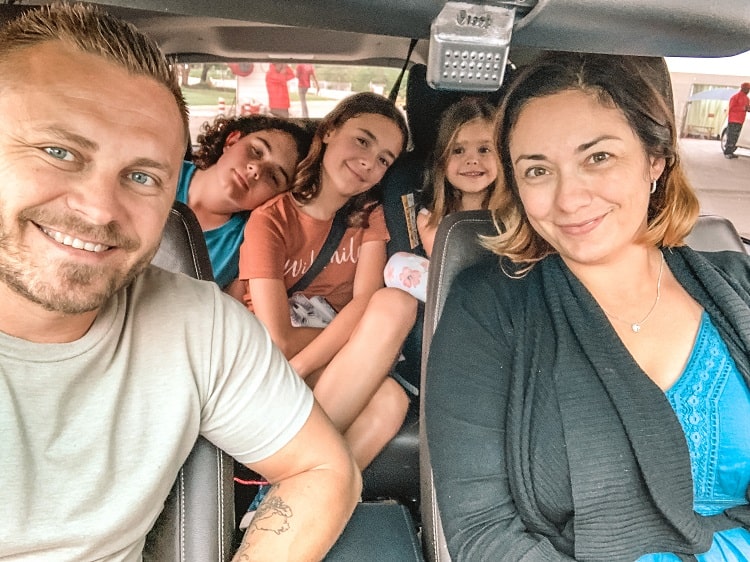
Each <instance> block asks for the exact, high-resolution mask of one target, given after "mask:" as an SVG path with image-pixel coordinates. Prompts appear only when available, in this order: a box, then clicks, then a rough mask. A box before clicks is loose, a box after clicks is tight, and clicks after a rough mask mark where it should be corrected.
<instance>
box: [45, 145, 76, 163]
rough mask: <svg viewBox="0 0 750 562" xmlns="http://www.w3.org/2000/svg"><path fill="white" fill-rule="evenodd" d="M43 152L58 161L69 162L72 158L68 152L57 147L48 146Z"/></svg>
mask: <svg viewBox="0 0 750 562" xmlns="http://www.w3.org/2000/svg"><path fill="white" fill-rule="evenodd" d="M44 151H45V152H46V153H47V154H49V155H50V156H52V158H57V159H58V160H70V159H71V158H72V155H71V154H70V152H68V151H67V150H65V149H64V148H60V147H59V146H48V147H45V149H44Z"/></svg>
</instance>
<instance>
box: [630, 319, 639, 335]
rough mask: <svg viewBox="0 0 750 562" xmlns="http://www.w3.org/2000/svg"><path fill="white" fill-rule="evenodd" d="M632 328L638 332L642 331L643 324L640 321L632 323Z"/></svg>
mask: <svg viewBox="0 0 750 562" xmlns="http://www.w3.org/2000/svg"><path fill="white" fill-rule="evenodd" d="M630 329H631V330H633V332H635V333H636V334H637V333H638V332H640V331H641V325H640V324H639V323H638V322H635V323H633V324H631V325H630Z"/></svg>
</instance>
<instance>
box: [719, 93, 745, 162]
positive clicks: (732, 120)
mask: <svg viewBox="0 0 750 562" xmlns="http://www.w3.org/2000/svg"><path fill="white" fill-rule="evenodd" d="M748 92H750V82H743V83H742V85H741V86H740V91H739V92H737V93H736V94H734V95H733V96H732V97H731V98H729V115H728V116H727V117H728V121H729V123H728V124H727V144H726V146H725V148H724V157H725V158H737V155H736V154H735V153H734V151H735V150H737V139H739V138H740V131H742V124H743V123H744V122H745V114H746V113H747V112H748V111H750V99H748V97H747V93H748Z"/></svg>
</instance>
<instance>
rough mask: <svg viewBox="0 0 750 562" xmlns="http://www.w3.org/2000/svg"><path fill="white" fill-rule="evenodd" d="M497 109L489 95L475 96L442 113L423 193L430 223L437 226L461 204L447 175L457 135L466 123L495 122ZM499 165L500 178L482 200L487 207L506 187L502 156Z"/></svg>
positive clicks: (498, 177)
mask: <svg viewBox="0 0 750 562" xmlns="http://www.w3.org/2000/svg"><path fill="white" fill-rule="evenodd" d="M495 110H496V108H495V106H493V105H492V104H491V103H489V102H488V101H486V100H485V99H483V98H479V97H473V96H472V97H467V98H463V99H462V100H460V101H458V102H456V103H455V104H453V105H451V106H450V107H448V109H446V110H445V111H444V112H443V114H442V115H441V117H440V125H439V127H438V133H437V139H436V141H435V147H434V149H433V151H432V155H431V156H430V160H429V162H428V165H427V168H426V170H425V176H424V183H423V188H422V193H423V197H424V198H425V201H426V205H425V206H426V207H427V210H429V211H430V218H429V220H428V224H429V225H430V226H437V225H438V224H439V223H440V221H441V219H442V218H443V217H444V216H445V215H447V214H448V213H454V212H456V211H458V210H459V209H460V207H461V192H460V191H459V190H458V189H456V188H455V187H454V186H453V185H452V184H451V183H450V182H449V181H448V179H447V178H446V177H445V169H446V167H447V165H448V159H449V158H450V155H451V150H452V149H453V145H454V144H455V141H456V136H457V135H458V133H459V131H460V130H461V128H462V127H463V126H465V125H467V124H469V123H472V122H474V121H483V122H486V123H490V124H492V123H493V122H494V118H495ZM496 157H497V155H496ZM497 169H498V175H497V178H495V180H494V181H493V182H492V183H490V184H489V186H488V189H487V191H486V193H485V197H484V201H483V202H482V208H484V209H487V208H491V207H489V205H490V201H491V199H492V195H493V194H494V193H495V191H496V190H497V189H498V188H500V189H502V187H499V186H502V179H501V178H502V176H501V175H500V173H499V172H500V161H499V159H498V165H497Z"/></svg>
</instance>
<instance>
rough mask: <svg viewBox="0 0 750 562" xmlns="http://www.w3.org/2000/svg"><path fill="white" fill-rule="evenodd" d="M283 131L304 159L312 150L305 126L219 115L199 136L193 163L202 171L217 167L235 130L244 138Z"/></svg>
mask: <svg viewBox="0 0 750 562" xmlns="http://www.w3.org/2000/svg"><path fill="white" fill-rule="evenodd" d="M268 130H273V131H280V132H282V133H287V134H288V135H290V136H291V137H292V138H293V139H294V143H295V145H296V146H297V154H298V155H299V158H302V157H303V156H305V155H306V154H307V151H308V149H309V148H310V140H311V136H312V135H311V134H310V133H309V132H308V131H306V130H305V129H304V128H303V127H301V126H299V125H297V124H296V123H293V122H292V121H289V120H287V119H282V118H281V117H273V116H270V115H246V116H243V117H225V116H224V115H219V116H218V117H216V119H214V122H213V123H209V122H208V121H206V122H205V123H204V124H203V125H202V126H201V134H199V135H198V144H199V145H200V146H199V147H198V149H197V150H196V151H195V154H193V163H194V164H195V165H196V166H198V167H199V168H200V169H201V170H205V169H206V168H209V167H211V166H213V165H214V164H216V162H218V160H219V158H221V155H222V153H223V152H224V145H225V144H226V142H227V137H228V136H229V134H230V133H233V132H234V131H239V132H240V136H241V137H244V136H246V135H249V134H250V133H257V132H258V131H268Z"/></svg>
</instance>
